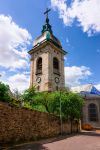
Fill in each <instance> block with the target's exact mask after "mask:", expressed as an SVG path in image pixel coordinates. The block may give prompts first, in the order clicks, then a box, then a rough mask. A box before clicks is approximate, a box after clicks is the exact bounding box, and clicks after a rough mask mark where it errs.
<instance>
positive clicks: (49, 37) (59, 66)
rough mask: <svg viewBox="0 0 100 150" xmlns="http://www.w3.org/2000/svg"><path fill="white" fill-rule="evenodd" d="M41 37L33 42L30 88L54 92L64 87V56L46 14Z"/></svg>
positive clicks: (30, 52)
mask: <svg viewBox="0 0 100 150" xmlns="http://www.w3.org/2000/svg"><path fill="white" fill-rule="evenodd" d="M49 11H50V9H49V10H48V9H47V11H46V12H45V13H44V14H46V20H45V24H44V25H43V29H42V33H41V35H40V36H39V37H38V38H37V39H36V40H35V41H34V43H33V48H32V49H31V50H30V51H29V54H30V55H31V75H30V87H32V86H36V89H37V91H40V92H41V91H55V90H60V89H63V88H64V87H65V80H64V55H65V54H66V52H65V51H64V50H63V49H62V46H61V43H60V41H59V40H58V39H57V38H56V37H55V36H54V35H53V31H52V27H51V25H50V24H49V18H48V12H49Z"/></svg>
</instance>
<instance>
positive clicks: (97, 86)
mask: <svg viewBox="0 0 100 150" xmlns="http://www.w3.org/2000/svg"><path fill="white" fill-rule="evenodd" d="M94 86H95V87H96V88H97V89H98V90H99V91H100V83H99V84H96V85H94Z"/></svg>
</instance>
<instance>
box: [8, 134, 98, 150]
mask: <svg viewBox="0 0 100 150" xmlns="http://www.w3.org/2000/svg"><path fill="white" fill-rule="evenodd" d="M9 150H100V134H90V133H83V134H79V135H73V136H68V137H62V138H54V139H49V140H43V141H41V142H36V143H29V144H24V145H19V146H16V147H13V148H10V149H9Z"/></svg>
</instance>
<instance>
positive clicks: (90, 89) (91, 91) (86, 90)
mask: <svg viewBox="0 0 100 150" xmlns="http://www.w3.org/2000/svg"><path fill="white" fill-rule="evenodd" d="M71 91H73V92H75V93H80V94H81V95H91V96H100V91H99V90H97V89H96V87H95V86H93V85H92V84H86V85H81V86H77V87H72V88H71Z"/></svg>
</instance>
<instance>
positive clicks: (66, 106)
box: [22, 87, 83, 120]
mask: <svg viewBox="0 0 100 150" xmlns="http://www.w3.org/2000/svg"><path fill="white" fill-rule="evenodd" d="M22 98H23V100H24V102H25V105H26V106H28V107H29V108H32V109H35V110H38V111H42V112H49V113H53V114H55V115H58V116H59V115H60V113H61V115H62V117H63V118H67V119H70V120H74V119H79V118H80V117H81V110H82V106H83V99H82V97H81V96H79V95H78V94H75V93H72V92H70V91H69V89H67V90H64V91H55V92H41V93H40V92H35V88H34V87H32V88H30V89H28V90H26V91H25V92H24V94H23V95H22ZM60 104H61V105H60ZM29 105H30V106H29ZM60 106H61V107H60ZM60 111H61V112H60Z"/></svg>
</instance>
